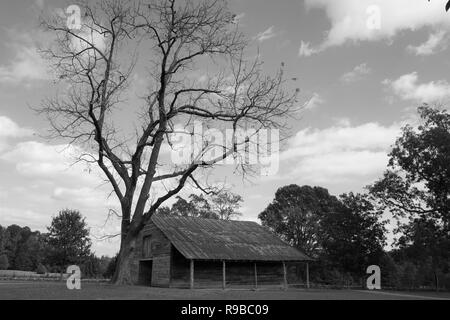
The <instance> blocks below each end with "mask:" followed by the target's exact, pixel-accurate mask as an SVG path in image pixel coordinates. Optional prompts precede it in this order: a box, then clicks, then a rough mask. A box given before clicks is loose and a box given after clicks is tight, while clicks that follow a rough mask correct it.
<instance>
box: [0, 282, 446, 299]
mask: <svg viewBox="0 0 450 320" xmlns="http://www.w3.org/2000/svg"><path fill="white" fill-rule="evenodd" d="M0 299H2V300H4V299H50V300H59V299H64V300H66V299H67V300H80V299H88V300H109V299H120V300H122V299H149V300H178V299H179V300H183V299H189V300H190V299H193V300H216V299H217V300H272V299H274V300H311V299H319V300H349V299H356V300H380V299H382V300H386V299H387V300H405V299H407V300H411V299H419V300H423V299H448V300H450V293H448V292H447V293H434V292H420V293H418V292H393V291H389V292H387V291H378V292H371V291H364V290H316V289H311V290H302V289H289V290H287V291H283V290H279V289H261V290H257V291H253V290H225V291H224V290H211V289H208V290H207V289H205V290H202V289H196V290H188V289H166V288H150V287H142V286H113V285H109V284H99V283H82V288H81V290H68V289H67V288H66V285H65V283H62V282H30V281H28V282H18V281H14V282H12V281H11V282H7V281H5V282H0Z"/></svg>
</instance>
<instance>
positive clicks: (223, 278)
mask: <svg viewBox="0 0 450 320" xmlns="http://www.w3.org/2000/svg"><path fill="white" fill-rule="evenodd" d="M226 287H227V275H226V266H225V260H223V261H222V288H223V290H225V288H226Z"/></svg>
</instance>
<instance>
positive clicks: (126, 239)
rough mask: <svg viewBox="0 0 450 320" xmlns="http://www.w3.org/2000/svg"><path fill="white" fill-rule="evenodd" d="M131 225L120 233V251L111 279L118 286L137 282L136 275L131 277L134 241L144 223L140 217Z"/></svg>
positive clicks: (133, 261) (133, 260)
mask: <svg viewBox="0 0 450 320" xmlns="http://www.w3.org/2000/svg"><path fill="white" fill-rule="evenodd" d="M139 217H140V218H139V219H136V221H133V223H131V224H128V225H127V230H126V231H125V232H123V231H122V238H121V242H120V251H119V256H118V258H117V263H116V270H115V272H114V276H113V278H112V279H111V281H112V283H114V284H119V285H132V284H135V280H137V275H134V276H133V272H137V270H133V263H135V262H136V261H135V257H134V255H135V254H136V253H135V250H136V241H137V240H138V237H139V235H140V232H141V230H142V228H143V227H144V222H143V218H142V215H140V216H139Z"/></svg>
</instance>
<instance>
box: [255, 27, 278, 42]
mask: <svg viewBox="0 0 450 320" xmlns="http://www.w3.org/2000/svg"><path fill="white" fill-rule="evenodd" d="M274 29H275V27H274V26H271V27H270V28H268V29H267V30H265V31H263V32H260V33H258V34H257V35H256V37H255V39H256V40H258V41H259V42H264V41H266V40H269V39H272V38H273V37H275V36H276V35H277V34H276V33H275V30H274Z"/></svg>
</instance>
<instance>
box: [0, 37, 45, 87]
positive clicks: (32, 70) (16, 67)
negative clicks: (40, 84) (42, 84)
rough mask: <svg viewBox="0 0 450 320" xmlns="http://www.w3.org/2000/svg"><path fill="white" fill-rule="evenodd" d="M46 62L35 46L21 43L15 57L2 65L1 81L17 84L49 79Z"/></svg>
mask: <svg viewBox="0 0 450 320" xmlns="http://www.w3.org/2000/svg"><path fill="white" fill-rule="evenodd" d="M48 77H49V76H48V72H47V69H46V67H45V63H43V62H42V59H41V57H40V56H39V54H38V53H37V50H36V48H35V47H27V46H25V45H19V46H17V49H16V56H15V58H14V59H13V60H12V61H11V62H10V63H9V64H6V65H0V82H3V83H5V82H7V83H13V84H17V83H19V82H22V81H34V80H45V79H48Z"/></svg>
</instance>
